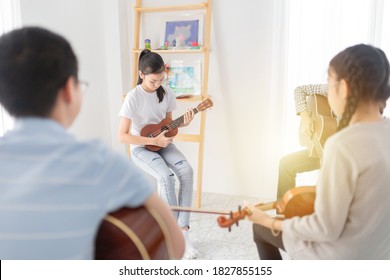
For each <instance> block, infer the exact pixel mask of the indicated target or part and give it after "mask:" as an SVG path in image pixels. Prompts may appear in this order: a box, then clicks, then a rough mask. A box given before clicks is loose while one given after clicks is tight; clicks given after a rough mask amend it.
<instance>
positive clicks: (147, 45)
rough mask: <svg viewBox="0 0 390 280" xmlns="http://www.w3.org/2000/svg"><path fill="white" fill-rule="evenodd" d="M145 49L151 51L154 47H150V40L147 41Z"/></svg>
mask: <svg viewBox="0 0 390 280" xmlns="http://www.w3.org/2000/svg"><path fill="white" fill-rule="evenodd" d="M145 49H147V50H151V49H152V46H151V45H150V39H145Z"/></svg>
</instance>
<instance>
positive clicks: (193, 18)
mask: <svg viewBox="0 0 390 280" xmlns="http://www.w3.org/2000/svg"><path fill="white" fill-rule="evenodd" d="M163 26H164V31H163V33H162V35H161V45H164V44H166V43H167V46H168V48H190V47H191V46H192V43H193V42H197V43H198V44H199V45H201V44H202V43H203V15H188V16H180V17H169V18H166V19H164V20H163Z"/></svg>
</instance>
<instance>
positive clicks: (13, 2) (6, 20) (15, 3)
mask: <svg viewBox="0 0 390 280" xmlns="http://www.w3.org/2000/svg"><path fill="white" fill-rule="evenodd" d="M20 25H21V18H20V2H19V0H0V35H1V34H3V33H5V32H8V31H10V30H12V29H15V28H17V27H19V26H20ZM12 125H13V119H12V118H11V117H10V116H9V115H8V114H7V112H6V111H5V110H4V108H3V107H2V106H1V105H0V137H1V136H3V135H4V133H5V131H6V130H8V129H10V128H11V127H12Z"/></svg>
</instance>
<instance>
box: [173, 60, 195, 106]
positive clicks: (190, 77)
mask: <svg viewBox="0 0 390 280" xmlns="http://www.w3.org/2000/svg"><path fill="white" fill-rule="evenodd" d="M167 84H168V86H169V87H170V88H171V90H172V91H173V92H174V93H175V95H176V97H177V98H183V97H188V96H193V95H200V93H201V61H200V60H195V61H193V62H192V63H190V64H185V63H184V62H183V61H182V60H173V61H172V62H171V63H170V65H169V66H168V71H167Z"/></svg>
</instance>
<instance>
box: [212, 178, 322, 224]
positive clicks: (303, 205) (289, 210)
mask: <svg viewBox="0 0 390 280" xmlns="http://www.w3.org/2000/svg"><path fill="white" fill-rule="evenodd" d="M315 196H316V192H315V186H303V187H296V188H293V189H290V190H289V191H287V192H286V193H285V194H284V195H283V198H282V200H280V201H275V202H270V203H259V204H256V205H255V207H257V208H259V209H261V210H263V211H267V210H272V209H276V211H277V213H278V214H281V215H283V216H284V217H285V218H291V217H295V216H299V217H302V216H306V215H309V214H312V213H313V212H314V200H315ZM250 214H251V212H250V210H249V209H248V208H246V207H245V208H243V209H241V206H240V207H239V208H238V211H237V212H234V213H233V212H230V216H229V217H228V218H226V217H225V216H219V217H218V219H217V222H218V225H219V226H220V227H223V228H229V231H230V230H231V226H232V225H233V224H236V225H237V226H238V221H239V220H242V219H245V217H246V216H248V215H250Z"/></svg>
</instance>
